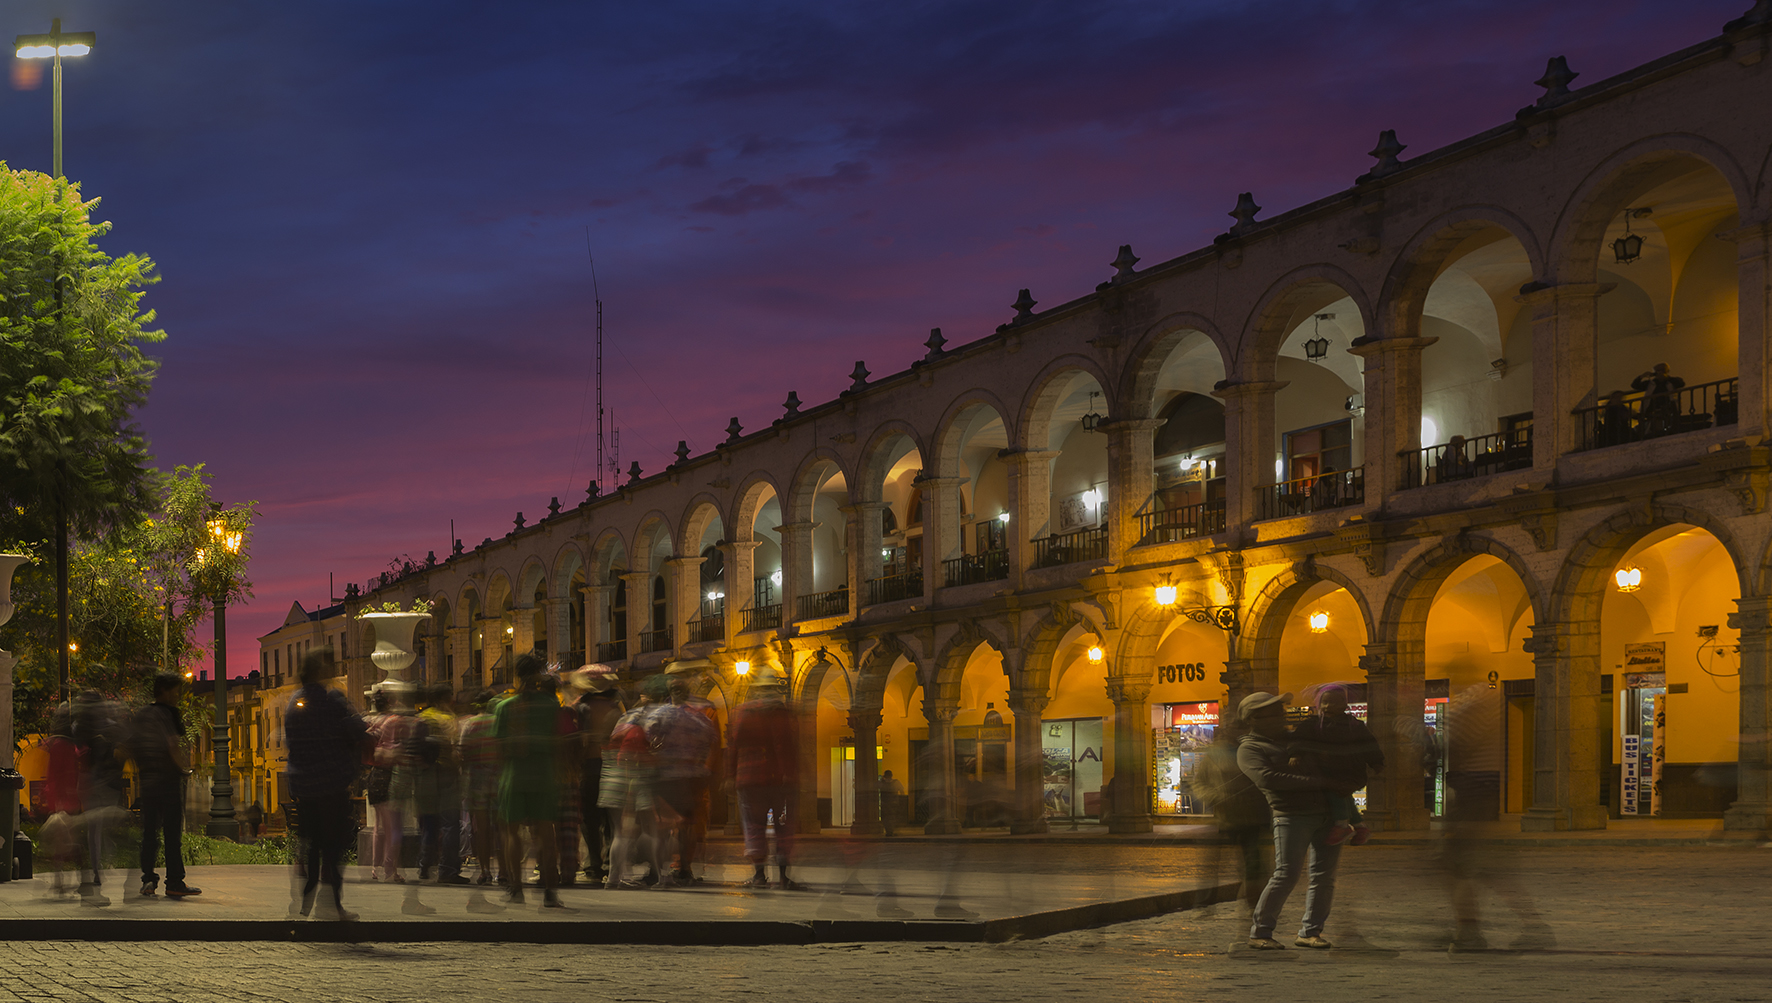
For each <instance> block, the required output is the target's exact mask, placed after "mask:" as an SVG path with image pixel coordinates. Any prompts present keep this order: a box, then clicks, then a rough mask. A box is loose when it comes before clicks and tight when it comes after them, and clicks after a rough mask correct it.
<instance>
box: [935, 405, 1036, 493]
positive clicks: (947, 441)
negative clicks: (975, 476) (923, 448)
mask: <svg viewBox="0 0 1772 1003" xmlns="http://www.w3.org/2000/svg"><path fill="white" fill-rule="evenodd" d="M981 408H989V409H991V410H992V411H995V412H996V413H997V417H999V418H1001V419H1002V420H1003V431H1004V434H1005V435H1006V437H1007V438H1008V440H1009V442H1010V443H1014V442H1015V441H1016V427H1015V425H1014V424H1013V422H1014V421H1015V413H1014V412H1013V411H1012V410H1010V409H1009V408H1008V407H1007V406H1006V405H1005V404H1004V403H1003V400H1002V398H1000V397H998V396H997V395H996V394H995V393H992V392H991V391H989V390H985V389H983V388H980V387H974V388H973V389H971V390H968V391H966V392H965V393H963V394H961V395H959V396H958V397H955V398H954V401H953V403H952V404H949V405H948V409H947V411H946V413H944V414H943V415H942V416H941V421H940V422H938V423H937V424H936V426H935V429H936V431H935V435H934V436H933V437H932V439H931V446H930V452H929V453H928V454H926V455H925V456H924V463H925V464H926V465H927V466H928V468H929V469H930V470H932V471H934V473H935V474H936V476H939V477H956V476H958V475H959V473H960V468H959V463H960V450H961V448H962V446H963V442H962V440H963V439H964V438H965V434H966V425H967V419H969V418H971V417H972V416H973V415H976V414H977V413H978V412H979V409H981Z"/></svg>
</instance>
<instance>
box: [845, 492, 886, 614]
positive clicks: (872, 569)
mask: <svg viewBox="0 0 1772 1003" xmlns="http://www.w3.org/2000/svg"><path fill="white" fill-rule="evenodd" d="M885 510H886V503H885V502H856V503H855V504H853V505H845V506H843V508H842V509H841V511H842V513H843V515H844V516H845V517H846V518H847V519H848V526H847V529H848V534H847V535H848V537H849V614H850V615H851V616H854V615H855V614H857V613H860V612H861V608H862V607H863V606H865V605H866V604H867V601H868V595H867V591H868V583H869V582H871V581H873V580H874V579H876V578H878V577H880V574H881V572H882V570H883V565H884V564H885V558H883V557H881V556H880V548H881V546H882V545H883V544H882V539H881V537H882V534H881V532H880V529H881V522H880V513H881V512H884V511H885Z"/></svg>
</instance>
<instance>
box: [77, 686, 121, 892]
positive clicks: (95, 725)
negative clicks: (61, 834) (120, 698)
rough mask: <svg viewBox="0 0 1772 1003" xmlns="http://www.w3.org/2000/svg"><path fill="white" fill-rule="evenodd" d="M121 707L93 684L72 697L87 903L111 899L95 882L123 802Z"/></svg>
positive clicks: (101, 878)
mask: <svg viewBox="0 0 1772 1003" xmlns="http://www.w3.org/2000/svg"><path fill="white" fill-rule="evenodd" d="M122 719H123V709H122V707H121V706H119V705H118V704H117V703H116V702H115V701H111V700H106V699H105V698H104V697H102V696H100V695H99V693H98V691H97V690H90V689H89V690H82V691H80V695H79V696H77V697H75V698H74V708H73V736H74V744H75V745H76V746H78V747H79V750H80V811H81V813H82V822H83V823H84V826H85V829H86V856H87V864H88V866H89V868H90V871H91V878H90V880H85V881H82V882H80V898H81V901H82V902H84V903H85V904H86V905H91V906H105V905H110V904H111V900H110V899H108V898H106V897H105V896H104V895H103V894H102V893H101V892H100V891H99V887H100V886H101V885H102V884H103V883H104V870H105V865H106V863H107V860H106V858H107V857H108V856H109V850H110V842H111V839H110V835H111V829H112V827H113V826H115V825H116V824H117V820H118V816H119V815H120V814H122V812H121V811H120V809H121V807H122V804H123V760H124V757H125V755H126V752H125V750H124V748H123V745H124V741H125V740H124V736H123V720H122Z"/></svg>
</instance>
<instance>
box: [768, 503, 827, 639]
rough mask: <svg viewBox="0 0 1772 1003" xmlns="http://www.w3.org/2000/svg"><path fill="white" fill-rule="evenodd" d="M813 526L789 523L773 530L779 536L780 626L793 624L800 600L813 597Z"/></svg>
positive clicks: (815, 524)
mask: <svg viewBox="0 0 1772 1003" xmlns="http://www.w3.org/2000/svg"><path fill="white" fill-rule="evenodd" d="M817 526H818V523H816V522H790V523H783V524H782V525H780V526H777V527H775V532H776V533H778V534H780V536H781V623H782V626H783V627H784V628H785V627H787V626H788V625H789V624H791V623H793V622H794V620H795V618H796V616H797V613H798V608H799V599H800V597H801V596H809V595H812V594H813V593H814V591H815V590H814V589H813V587H812V531H813V530H814V529H815V528H817Z"/></svg>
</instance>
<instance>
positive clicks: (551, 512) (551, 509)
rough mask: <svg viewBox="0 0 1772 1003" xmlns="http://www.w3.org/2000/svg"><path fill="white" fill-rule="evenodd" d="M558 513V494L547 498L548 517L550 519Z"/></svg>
mask: <svg viewBox="0 0 1772 1003" xmlns="http://www.w3.org/2000/svg"><path fill="white" fill-rule="evenodd" d="M559 514H560V496H559V495H555V496H554V497H552V498H550V499H548V518H549V519H552V518H553V517H554V516H557V515H559Z"/></svg>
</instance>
